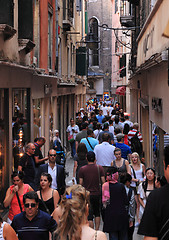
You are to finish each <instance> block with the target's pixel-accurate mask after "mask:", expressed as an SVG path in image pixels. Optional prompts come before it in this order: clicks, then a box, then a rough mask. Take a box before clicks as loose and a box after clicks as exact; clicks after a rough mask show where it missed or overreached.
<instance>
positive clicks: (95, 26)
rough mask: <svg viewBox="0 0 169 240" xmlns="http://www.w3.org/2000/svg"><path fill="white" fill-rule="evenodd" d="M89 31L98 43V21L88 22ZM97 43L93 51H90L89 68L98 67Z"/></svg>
mask: <svg viewBox="0 0 169 240" xmlns="http://www.w3.org/2000/svg"><path fill="white" fill-rule="evenodd" d="M89 27H90V31H91V32H92V33H93V34H94V39H95V40H96V41H98V39H99V34H98V20H97V19H96V18H91V19H90V21H89ZM98 49H99V43H96V44H95V49H94V50H90V54H91V57H90V60H91V61H90V63H91V66H98V65H99V50H98Z"/></svg>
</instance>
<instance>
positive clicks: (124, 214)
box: [0, 99, 169, 240]
mask: <svg viewBox="0 0 169 240" xmlns="http://www.w3.org/2000/svg"><path fill="white" fill-rule="evenodd" d="M66 132H67V138H68V142H69V143H70V148H71V157H72V158H73V160H74V168H73V169H69V171H72V172H73V179H72V182H73V186H70V187H68V188H66V183H65V169H64V166H62V165H60V161H59V157H60V156H59V154H58V152H59V151H61V150H62V146H61V139H60V138H59V131H58V130H55V134H56V136H55V139H54V142H53V148H52V149H49V152H48V156H47V157H44V156H43V154H42V151H41V147H42V146H43V145H44V144H45V141H46V140H45V137H39V138H37V139H35V140H34V142H31V143H28V144H27V145H26V147H25V153H24V155H23V156H22V157H21V159H20V161H19V164H18V169H17V170H16V171H14V172H13V173H12V176H11V177H12V182H13V184H12V185H11V186H10V187H9V188H8V190H7V192H6V196H5V198H4V207H9V213H8V219H7V223H6V222H4V221H3V220H2V218H0V240H1V239H6V240H13V239H14V240H15V239H19V240H22V239H24V240H27V239H32V240H33V239H36V240H38V239H41V240H48V239H53V240H57V239H60V240H64V239H65V240H67V239H69V240H70V239H71V240H86V239H88V240H90V239H91V240H93V239H95V240H96V239H97V240H99V239H100V240H101V239H102V240H104V239H107V237H106V234H105V233H108V234H109V239H110V240H132V239H133V233H134V228H135V227H138V226H139V230H138V233H139V234H142V235H145V236H146V237H147V238H145V239H152V238H149V237H153V239H154V240H156V239H169V237H168V231H167V228H166V226H165V224H166V225H167V224H168V222H169V221H168V219H169V218H167V216H166V215H167V212H165V213H164V212H163V208H162V207H163V206H162V204H160V203H159V201H160V197H159V194H160V192H162V194H163V196H164V198H165V194H166V195H167V192H168V191H169V190H168V188H167V187H168V184H166V183H167V181H168V180H169V147H168V146H167V147H166V148H165V160H164V165H165V177H164V176H163V177H162V178H161V177H159V176H158V177H156V172H155V170H154V169H153V168H150V167H148V168H146V166H145V162H144V161H143V160H144V152H143V144H142V143H143V138H142V135H141V133H140V131H139V125H138V123H133V122H131V121H130V119H129V114H126V113H124V112H123V109H121V108H120V105H119V103H115V105H114V104H112V103H111V102H108V103H106V102H102V101H100V102H98V101H97V100H92V99H90V100H89V101H88V102H87V107H86V111H85V110H84V108H81V109H80V111H79V112H78V113H77V114H76V119H73V118H71V119H70V125H69V126H68V127H67V130H66ZM58 150H59V151H58ZM163 185H166V186H165V188H166V193H165V192H164V190H158V189H159V188H160V189H162V188H161V187H162V186H163ZM157 190H158V191H157ZM149 196H150V197H149ZM155 197H157V199H158V203H153V209H152V208H151V209H150V207H149V208H148V207H147V205H148V206H151V203H152V201H153V200H154V198H155ZM163 202H164V210H166V211H168V210H169V209H168V207H167V206H166V201H165V200H163ZM158 204H160V210H159V211H157V209H158ZM156 211H157V212H156ZM160 211H161V212H160ZM149 214H150V216H149ZM161 215H162V216H161ZM163 216H165V218H164V219H162V217H163ZM153 217H154V219H153ZM101 218H102V221H103V229H102V231H99V229H100V222H101ZM147 219H150V220H151V221H152V224H153V226H155V227H156V231H155V233H153V227H152V226H151V222H149V221H148V220H147ZM159 219H160V220H161V222H160V223H158V220H159ZM147 226H151V227H147ZM164 226H165V227H164ZM167 226H168V225H167ZM161 231H162V233H161ZM159 236H160V237H161V236H162V237H164V238H159Z"/></svg>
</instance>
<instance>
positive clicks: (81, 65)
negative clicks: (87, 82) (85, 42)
mask: <svg viewBox="0 0 169 240" xmlns="http://www.w3.org/2000/svg"><path fill="white" fill-rule="evenodd" d="M76 74H77V75H79V76H85V75H86V74H87V62H86V47H79V48H78V49H76Z"/></svg>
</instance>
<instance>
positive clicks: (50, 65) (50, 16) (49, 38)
mask: <svg viewBox="0 0 169 240" xmlns="http://www.w3.org/2000/svg"><path fill="white" fill-rule="evenodd" d="M52 26H53V15H52V14H51V12H48V68H49V69H52Z"/></svg>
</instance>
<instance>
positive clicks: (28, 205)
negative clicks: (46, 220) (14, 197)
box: [24, 203, 36, 208]
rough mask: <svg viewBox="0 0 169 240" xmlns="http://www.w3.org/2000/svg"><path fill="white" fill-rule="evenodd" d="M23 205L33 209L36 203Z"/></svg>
mask: <svg viewBox="0 0 169 240" xmlns="http://www.w3.org/2000/svg"><path fill="white" fill-rule="evenodd" d="M24 205H25V207H26V208H29V207H31V208H34V207H36V203H25V204H24Z"/></svg>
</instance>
